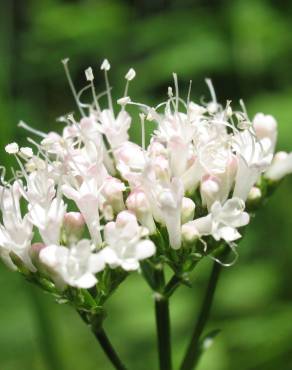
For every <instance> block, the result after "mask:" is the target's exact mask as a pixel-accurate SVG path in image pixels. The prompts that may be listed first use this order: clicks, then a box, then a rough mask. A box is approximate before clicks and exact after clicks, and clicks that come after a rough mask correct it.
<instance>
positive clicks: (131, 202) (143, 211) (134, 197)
mask: <svg viewBox="0 0 292 370" xmlns="http://www.w3.org/2000/svg"><path fill="white" fill-rule="evenodd" d="M126 205H127V208H128V209H129V210H130V211H132V212H134V213H135V215H136V217H137V219H138V221H139V222H140V224H141V225H142V226H144V227H146V228H147V229H148V230H149V233H150V234H153V233H154V232H155V230H156V226H155V222H154V219H153V215H152V211H151V206H150V204H149V202H148V199H147V197H146V194H145V193H144V191H143V190H141V189H135V190H133V191H132V192H131V193H130V195H129V196H128V198H127V201H126Z"/></svg>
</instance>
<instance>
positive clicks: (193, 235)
mask: <svg viewBox="0 0 292 370" xmlns="http://www.w3.org/2000/svg"><path fill="white" fill-rule="evenodd" d="M181 233H182V240H183V242H185V243H187V244H189V243H193V242H194V241H195V240H197V239H198V238H199V236H200V235H199V232H198V230H197V229H196V228H195V227H194V226H193V225H190V224H189V223H186V224H184V225H182V228H181Z"/></svg>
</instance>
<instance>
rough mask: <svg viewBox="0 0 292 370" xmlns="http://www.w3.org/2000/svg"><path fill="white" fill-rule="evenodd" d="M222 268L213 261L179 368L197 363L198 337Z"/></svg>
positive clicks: (190, 369)
mask: <svg viewBox="0 0 292 370" xmlns="http://www.w3.org/2000/svg"><path fill="white" fill-rule="evenodd" d="M221 269H222V265H221V264H219V263H218V262H214V265H213V268H212V272H211V276H210V279H209V282H208V286H207V291H206V293H205V297H204V300H203V303H202V306H201V309H200V314H199V317H198V320H197V322H196V325H195V327H194V331H193V335H192V338H191V341H190V343H189V345H188V348H187V351H186V354H185V357H184V359H183V362H182V365H181V367H180V369H181V370H192V369H194V367H195V365H196V364H197V363H198V360H199V357H200V354H201V351H200V343H199V342H200V338H201V335H202V332H203V330H204V328H205V325H206V323H207V320H208V318H209V314H210V310H211V307H212V302H213V298H214V294H215V291H216V286H217V282H218V278H219V276H220V272H221Z"/></svg>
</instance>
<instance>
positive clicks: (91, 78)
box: [85, 67, 100, 112]
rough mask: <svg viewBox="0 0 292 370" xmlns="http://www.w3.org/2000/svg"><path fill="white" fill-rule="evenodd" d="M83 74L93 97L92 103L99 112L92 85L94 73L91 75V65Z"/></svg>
mask: <svg viewBox="0 0 292 370" xmlns="http://www.w3.org/2000/svg"><path fill="white" fill-rule="evenodd" d="M85 76H86V79H87V81H90V86H91V91H92V97H93V101H94V104H95V108H96V110H97V111H98V112H100V107H99V104H98V101H97V96H96V92H95V87H94V83H93V80H94V75H93V71H92V68H91V67H89V68H87V69H86V70H85Z"/></svg>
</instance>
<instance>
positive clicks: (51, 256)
mask: <svg viewBox="0 0 292 370" xmlns="http://www.w3.org/2000/svg"><path fill="white" fill-rule="evenodd" d="M93 248H94V247H93V246H92V245H91V243H90V241H89V240H86V239H82V240H80V241H79V242H78V243H77V244H75V245H71V246H70V248H67V247H63V246H59V245H54V244H53V245H48V246H47V247H45V248H42V249H41V251H40V254H39V258H40V261H41V262H42V263H43V264H44V265H45V266H46V267H47V268H48V271H49V272H50V273H51V275H52V278H53V280H54V281H55V283H56V285H57V286H58V287H59V288H60V289H64V287H65V286H66V285H67V284H68V285H70V286H73V287H77V288H85V289H86V288H91V287H92V286H94V285H95V284H96V283H97V278H96V276H95V274H96V273H97V272H99V271H101V270H103V268H104V260H103V258H102V256H101V254H100V253H93V252H92V250H93Z"/></svg>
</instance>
